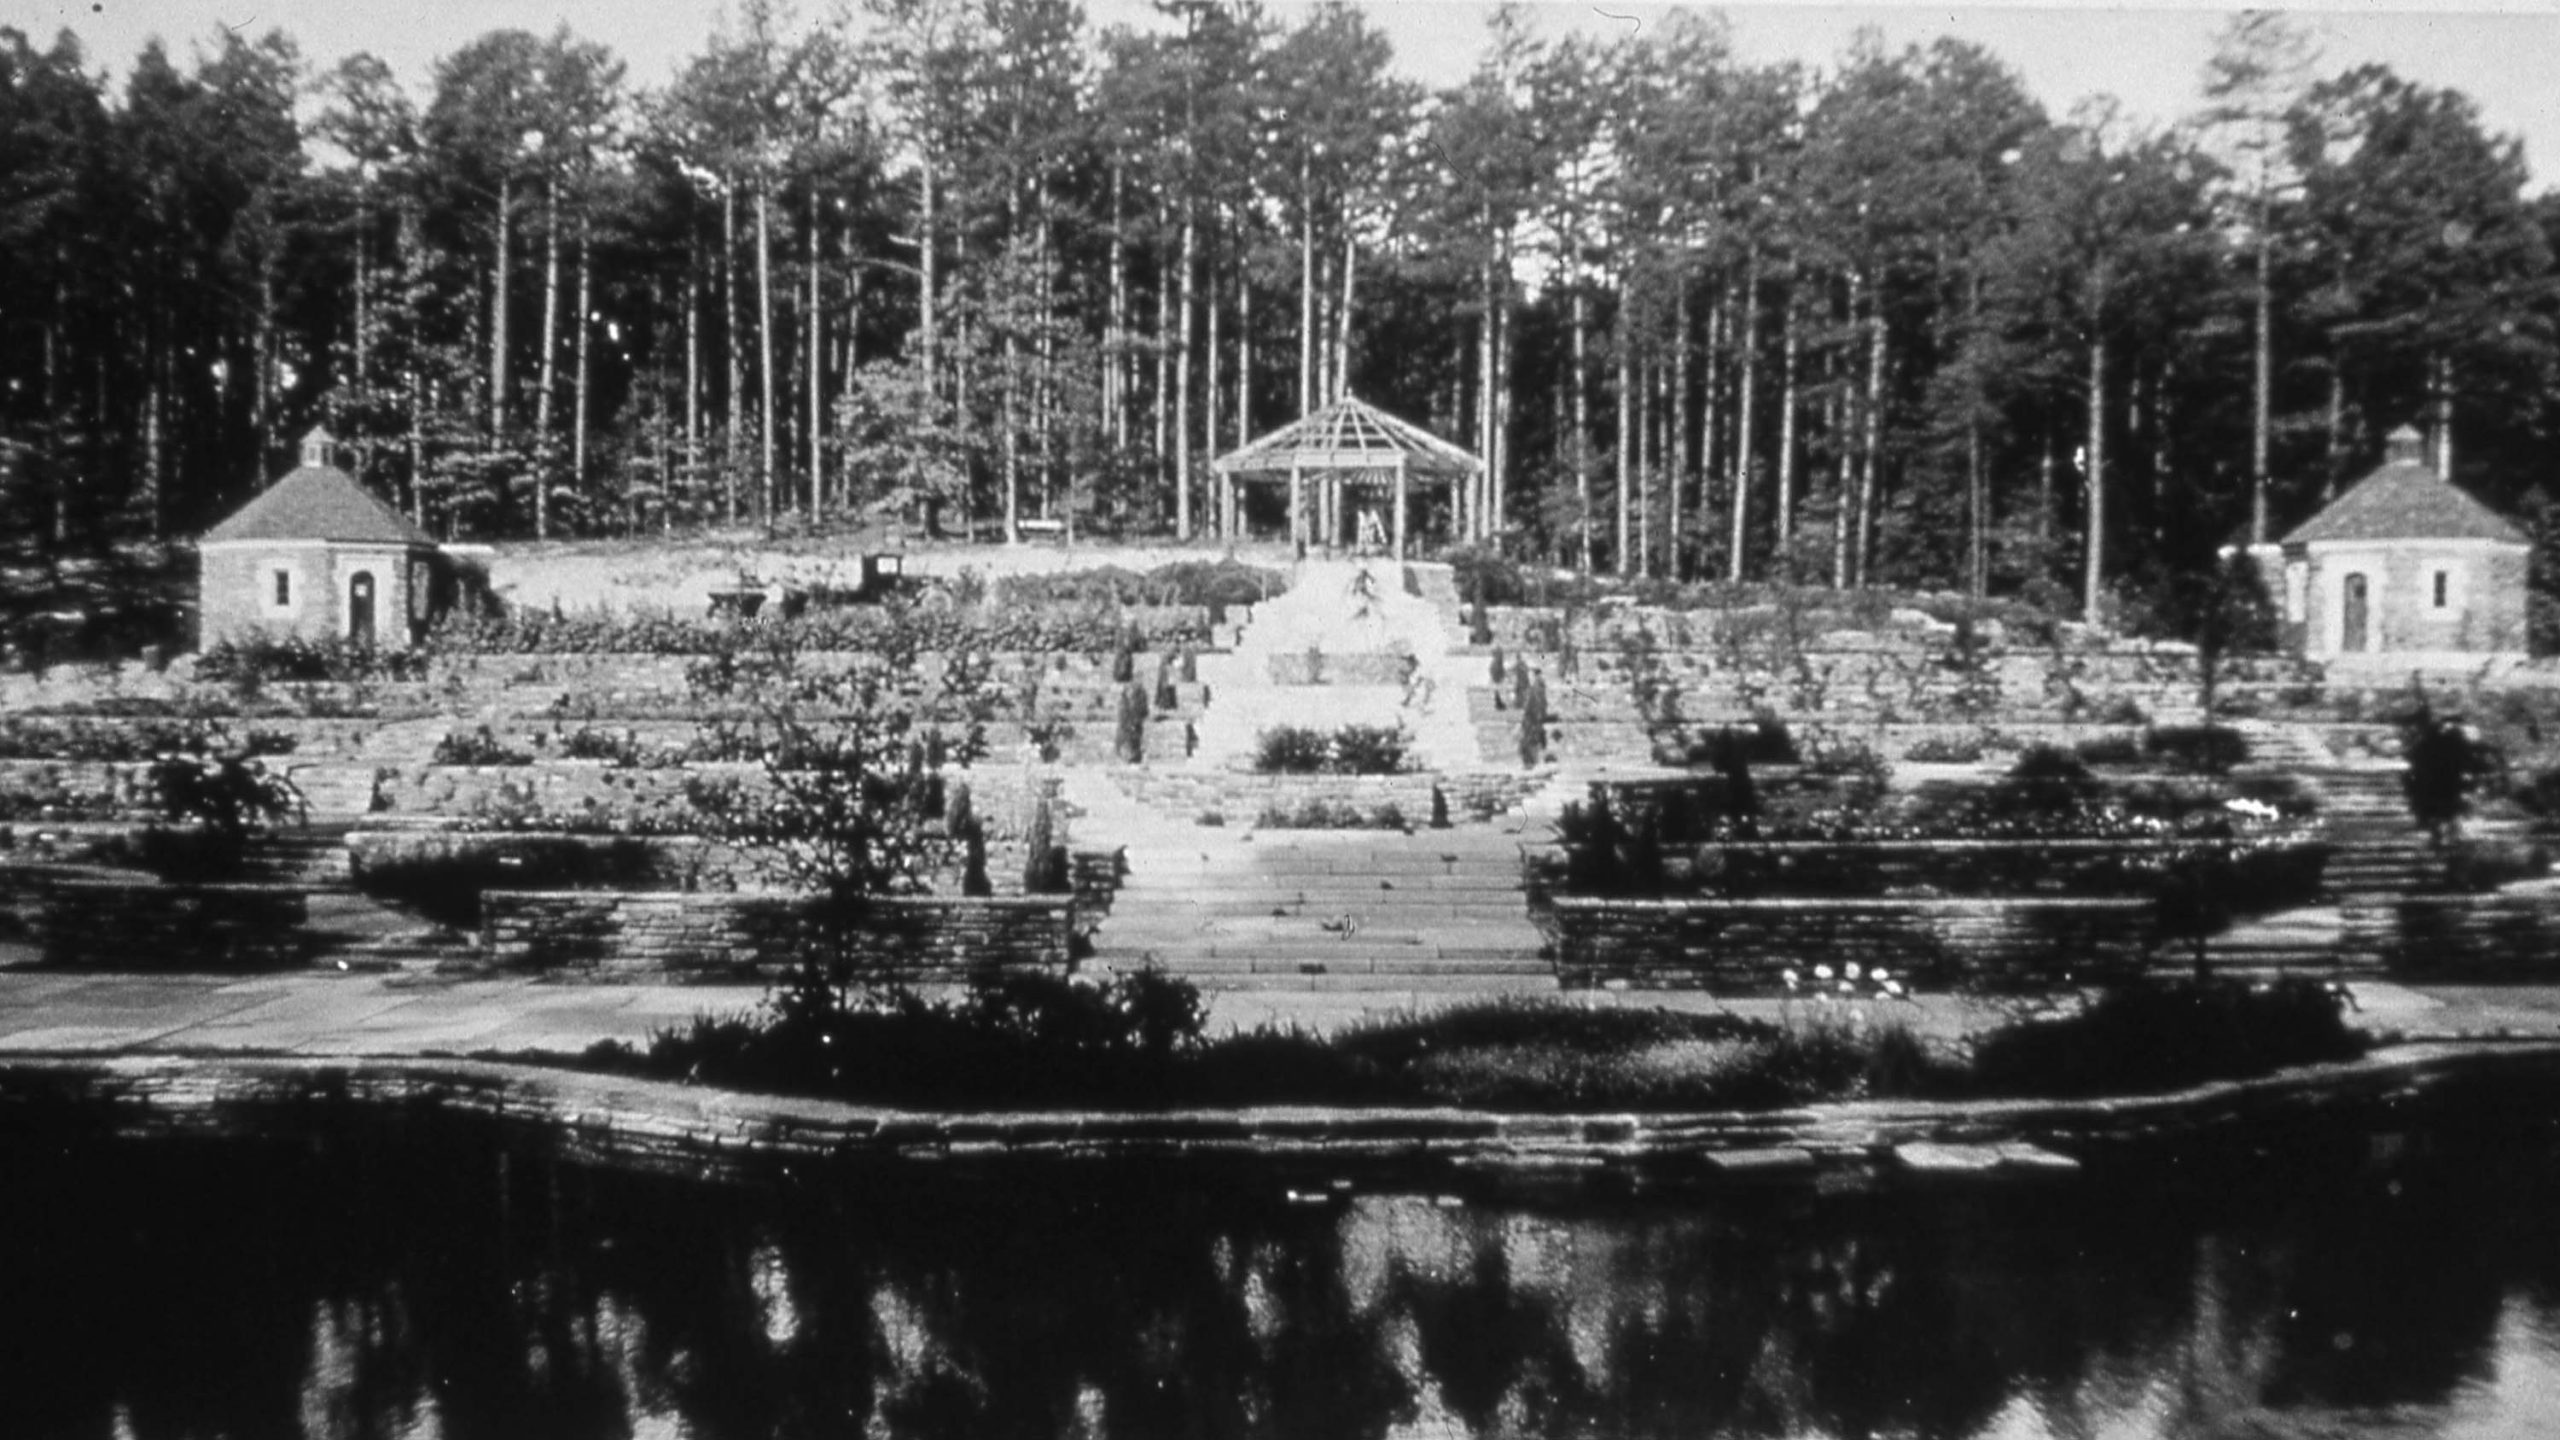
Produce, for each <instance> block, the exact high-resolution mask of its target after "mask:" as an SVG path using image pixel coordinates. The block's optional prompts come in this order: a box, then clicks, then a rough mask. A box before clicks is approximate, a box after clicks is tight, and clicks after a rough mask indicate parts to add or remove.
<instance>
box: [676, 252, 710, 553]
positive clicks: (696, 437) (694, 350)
mask: <svg viewBox="0 0 2560 1440" xmlns="http://www.w3.org/2000/svg"><path fill="white" fill-rule="evenodd" d="M684 468H685V474H686V479H687V483H688V484H698V483H700V481H701V479H702V242H701V239H700V237H699V236H697V235H695V234H693V233H691V232H690V231H688V233H687V234H686V236H685V246H684ZM668 503H669V508H670V509H672V508H673V505H674V497H673V496H672V495H670V496H669V497H668Z"/></svg>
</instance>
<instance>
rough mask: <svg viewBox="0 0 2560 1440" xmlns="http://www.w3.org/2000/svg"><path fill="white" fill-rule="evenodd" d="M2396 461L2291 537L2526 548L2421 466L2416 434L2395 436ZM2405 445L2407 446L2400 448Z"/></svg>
mask: <svg viewBox="0 0 2560 1440" xmlns="http://www.w3.org/2000/svg"><path fill="white" fill-rule="evenodd" d="M2392 439H2393V441H2394V442H2395V443H2394V444H2393V446H2392V456H2391V458H2390V459H2389V460H2387V461H2385V462H2383V465H2382V467H2381V468H2380V469H2378V470H2375V471H2374V472H2373V473H2372V474H2370V475H2367V476H2366V477H2364V478H2363V479H2362V480H2359V481H2357V482H2356V483H2355V484H2354V485H2353V486H2352V487H2350V488H2349V489H2348V491H2347V493H2345V494H2344V495H2341V496H2339V497H2338V498H2337V499H2335V500H2333V501H2331V502H2329V504H2328V505H2327V506H2326V507H2324V508H2323V509H2322V510H2321V511H2320V513H2319V514H2317V515H2314V516H2312V517H2311V518H2310V519H2309V520H2306V521H2304V522H2303V523H2302V525H2301V526H2300V527H2299V528H2298V529H2296V530H2295V531H2294V532H2293V533H2292V534H2290V535H2287V536H2286V537H2284V543H2285V544H2287V545H2301V544H2306V543H2309V542H2311V541H2314V540H2375V541H2383V540H2503V541H2506V542H2507V543H2509V544H2512V545H2528V544H2531V543H2532V542H2531V541H2529V540H2527V539H2526V538H2525V534H2524V532H2523V531H2522V530H2519V529H2517V528H2516V526H2515V524H2514V522H2512V521H2510V520H2508V519H2507V518H2506V517H2505V516H2503V515H2500V514H2499V513H2498V512H2497V511H2495V510H2492V509H2490V508H2489V507H2488V506H2486V505H2483V504H2481V503H2480V502H2479V501H2477V500H2474V499H2472V498H2471V497H2470V496H2469V495H2467V494H2465V493H2463V491H2461V490H2460V489H2458V488H2456V487H2455V486H2454V484H2453V483H2452V482H2451V481H2449V480H2446V479H2445V478H2443V477H2442V476H2440V475H2438V474H2436V472H2435V470H2434V469H2433V468H2431V467H2430V466H2428V465H2426V464H2424V463H2422V462H2421V461H2419V460H2418V459H2417V458H2416V457H2417V452H2416V446H2415V441H2416V440H2417V435H2416V432H2414V431H2409V432H2404V434H2403V435H2394V436H2393V437H2392ZM2404 439H2405V441H2406V442H2407V443H2400V442H2403V441H2404Z"/></svg>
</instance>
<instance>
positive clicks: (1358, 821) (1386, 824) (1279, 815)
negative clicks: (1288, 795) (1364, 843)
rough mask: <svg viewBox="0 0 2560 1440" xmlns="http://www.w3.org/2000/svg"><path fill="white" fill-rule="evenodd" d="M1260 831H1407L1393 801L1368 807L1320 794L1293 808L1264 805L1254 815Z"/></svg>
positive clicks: (1403, 819)
mask: <svg viewBox="0 0 2560 1440" xmlns="http://www.w3.org/2000/svg"><path fill="white" fill-rule="evenodd" d="M1253 823H1254V826H1255V828H1256V829H1261V830H1411V829H1412V828H1413V826H1412V824H1411V823H1410V822H1408V821H1407V820H1406V819H1405V814H1404V810H1403V808H1402V807H1401V806H1399V805H1397V804H1396V803H1395V802H1394V801H1392V800H1390V801H1386V802H1383V803H1381V804H1378V805H1375V806H1372V807H1370V808H1368V809H1365V810H1364V809H1362V808H1361V807H1359V806H1357V805H1354V804H1352V803H1351V802H1349V801H1347V800H1344V801H1329V800H1325V799H1322V798H1321V797H1309V798H1308V799H1305V800H1301V801H1299V802H1298V804H1297V805H1296V806H1295V807H1294V808H1283V807H1282V806H1280V805H1279V804H1278V803H1276V802H1275V803H1273V804H1270V805H1266V806H1264V807H1263V808H1262V813H1261V814H1260V815H1257V816H1255V817H1254V822H1253Z"/></svg>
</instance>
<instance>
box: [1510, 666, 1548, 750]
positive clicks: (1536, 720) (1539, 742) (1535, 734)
mask: <svg viewBox="0 0 2560 1440" xmlns="http://www.w3.org/2000/svg"><path fill="white" fill-rule="evenodd" d="M1514 673H1515V674H1525V673H1526V672H1524V671H1515V672H1514ZM1519 709H1520V765H1521V768H1523V769H1535V768H1537V767H1538V766H1539V765H1541V764H1544V763H1545V762H1546V758H1547V681H1546V677H1545V676H1543V675H1541V676H1538V677H1536V678H1534V679H1530V680H1527V681H1526V682H1525V683H1524V684H1523V686H1522V689H1521V696H1520V702H1519Z"/></svg>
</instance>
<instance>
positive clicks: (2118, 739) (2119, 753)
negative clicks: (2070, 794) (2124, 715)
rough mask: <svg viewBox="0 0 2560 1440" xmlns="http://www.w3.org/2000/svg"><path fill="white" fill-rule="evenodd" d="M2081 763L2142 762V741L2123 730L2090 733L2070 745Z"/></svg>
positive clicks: (2131, 763) (2117, 763)
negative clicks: (2090, 734) (2101, 733)
mask: <svg viewBox="0 0 2560 1440" xmlns="http://www.w3.org/2000/svg"><path fill="white" fill-rule="evenodd" d="M2071 753H2072V754H2074V755H2076V756H2078V757H2079V759H2080V763H2081V764H2083V765H2139V764H2141V763H2142V741H2141V740H2140V739H2138V738H2137V737H2135V736H2133V735H2131V734H2129V733H2127V732H2125V731H2121V730H2118V731H2110V732H2109V733H2107V734H2104V735H2092V736H2090V737H2089V738H2088V739H2086V740H2083V741H2081V742H2080V743H2079V744H2077V745H2074V746H2072V747H2071Z"/></svg>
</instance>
